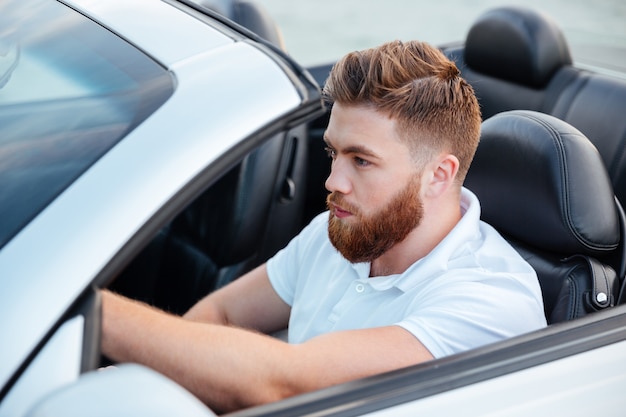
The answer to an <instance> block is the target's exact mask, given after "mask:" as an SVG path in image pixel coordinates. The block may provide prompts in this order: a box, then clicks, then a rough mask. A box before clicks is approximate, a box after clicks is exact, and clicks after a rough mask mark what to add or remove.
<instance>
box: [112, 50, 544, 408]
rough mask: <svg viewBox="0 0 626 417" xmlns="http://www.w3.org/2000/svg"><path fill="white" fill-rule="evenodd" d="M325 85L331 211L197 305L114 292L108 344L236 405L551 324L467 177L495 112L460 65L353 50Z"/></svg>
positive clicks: (433, 53)
mask: <svg viewBox="0 0 626 417" xmlns="http://www.w3.org/2000/svg"><path fill="white" fill-rule="evenodd" d="M324 97H325V99H326V100H327V101H328V103H329V104H330V105H331V106H332V109H331V116H330V121H329V125H328V128H327V130H326V132H325V135H324V140H325V142H326V148H327V151H328V155H329V157H330V158H331V159H332V165H331V172H330V175H329V177H328V179H327V181H326V188H327V189H328V191H329V192H330V194H329V196H328V200H327V204H328V209H329V211H328V212H325V213H322V214H320V215H318V216H317V217H316V218H314V219H313V221H312V222H311V223H310V224H309V225H308V226H307V227H306V228H305V229H304V230H303V231H302V232H301V233H300V234H299V235H298V236H297V237H295V238H294V239H293V240H292V241H291V242H290V243H289V245H287V247H285V248H284V249H283V250H281V251H280V252H278V253H277V254H276V255H275V256H274V257H273V258H272V259H270V260H269V261H268V262H267V264H265V265H262V266H260V267H258V268H257V269H255V270H253V271H252V272H250V273H248V274H246V275H244V276H243V277H241V278H239V279H237V280H235V281H234V282H233V283H231V284H230V285H228V286H226V287H224V288H222V289H220V290H218V291H216V292H214V293H212V294H210V295H208V296H207V297H206V298H204V299H202V300H201V301H199V302H198V303H197V304H196V305H195V306H194V307H192V308H191V309H190V310H189V311H188V312H187V313H186V314H185V315H184V316H183V317H175V316H173V315H169V314H167V313H164V312H161V311H157V310H155V309H152V308H150V307H148V306H146V305H143V304H140V303H137V302H134V301H132V300H128V299H125V298H122V297H120V296H117V295H115V294H112V293H110V292H107V291H103V338H102V348H103V352H104V353H105V354H106V355H107V356H109V357H110V358H112V359H114V360H116V361H134V362H139V363H143V364H145V365H147V366H150V367H153V368H155V369H157V370H158V371H160V372H162V373H163V374H165V375H167V376H169V377H170V378H172V379H174V380H176V381H178V382H179V383H180V384H182V385H183V386H185V387H186V388H187V389H189V390H190V391H191V392H193V393H194V394H195V395H197V396H198V397H199V398H201V399H202V400H204V401H205V402H206V403H207V404H208V405H209V406H211V407H212V408H213V409H216V410H219V411H226V410H233V409H237V408H242V407H247V406H251V405H255V404H261V403H265V402H269V401H275V400H278V399H282V398H285V397H288V396H291V395H295V394H298V393H302V392H306V391H311V390H315V389H318V388H322V387H326V386H329V385H332V384H337V383H341V382H345V381H349V380H354V379H357V378H362V377H366V376H370V375H373V374H376V373H381V372H386V371H390V370H393V369H398V368H401V367H406V366H410V365H414V364H417V363H420V362H423V361H426V360H430V359H433V358H439V357H442V356H445V355H449V354H453V353H457V352H461V351H463V350H467V349H471V348H475V347H478V346H482V345H485V344H488V343H492V342H495V341H498V340H502V339H504V338H508V337H511V336H515V335H518V334H521V333H525V332H529V331H532V330H535V329H538V328H541V327H543V326H545V325H546V321H545V318H544V313H543V305H542V298H541V291H540V288H539V284H538V281H537V277H536V275H535V272H534V271H533V269H532V268H531V267H530V265H528V264H527V263H526V262H525V261H524V260H523V259H522V258H521V257H520V256H519V254H518V253H517V252H516V251H515V250H514V249H513V248H512V247H511V246H510V245H509V244H508V243H507V242H506V241H505V240H504V239H503V238H502V237H501V236H500V235H499V234H498V233H497V232H496V231H495V230H494V229H493V228H492V227H490V226H489V225H487V224H485V223H484V222H482V221H480V206H479V202H478V200H477V198H476V196H475V195H473V194H472V193H471V192H470V191H469V190H467V189H465V188H463V180H464V178H465V175H466V173H467V171H468V169H469V166H470V163H471V161H472V158H473V155H474V152H475V150H476V147H477V146H478V140H479V135H480V123H481V119H480V111H479V107H478V103H477V100H476V97H475V95H474V92H473V90H472V88H471V87H470V85H469V84H468V83H467V82H466V81H465V80H463V79H462V78H461V77H460V76H459V71H458V70H457V68H456V67H455V65H454V64H453V63H452V62H451V61H449V60H448V59H447V58H445V56H444V55H443V54H442V53H441V52H440V51H438V50H437V49H436V48H433V47H431V46H429V45H428V44H425V43H421V42H406V43H402V42H390V43H387V44H384V45H381V46H380V47H377V48H372V49H368V50H364V51H360V52H354V53H350V54H348V55H347V56H345V57H344V58H343V59H341V60H340V61H339V62H338V63H337V64H336V65H335V67H334V68H333V70H332V72H331V74H330V77H329V79H328V81H327V83H326V85H325V88H324ZM286 327H288V329H289V331H288V342H284V341H281V340H278V339H276V338H272V337H269V336H265V335H263V334H261V333H272V332H275V331H277V330H280V329H283V328H286ZM357 356H358V359H355V357H357Z"/></svg>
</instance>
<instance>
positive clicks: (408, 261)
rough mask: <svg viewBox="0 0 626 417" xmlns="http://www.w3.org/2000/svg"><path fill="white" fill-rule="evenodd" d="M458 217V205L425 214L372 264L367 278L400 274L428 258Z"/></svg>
mask: <svg viewBox="0 0 626 417" xmlns="http://www.w3.org/2000/svg"><path fill="white" fill-rule="evenodd" d="M461 217H462V214H461V207H460V202H459V203H458V204H453V205H451V204H449V205H447V206H446V207H437V208H435V209H431V210H427V211H425V213H424V218H423V219H422V222H421V223H420V225H419V226H418V227H416V228H415V229H413V231H412V232H411V233H409V235H408V236H407V237H406V238H405V239H404V240H403V241H401V242H399V243H396V244H395V245H394V246H393V247H391V249H389V250H388V251H387V252H385V253H384V254H383V255H381V256H380V257H378V258H376V259H375V260H374V261H372V263H371V265H370V277H380V276H388V275H394V274H401V273H403V272H404V271H406V270H407V269H408V268H409V267H410V266H411V265H413V264H414V263H415V262H417V261H418V260H420V259H422V258H423V257H425V256H426V255H428V254H429V253H430V252H431V251H432V250H433V249H434V248H435V247H436V246H437V245H438V244H439V243H440V242H441V241H442V240H443V239H444V238H445V237H446V236H447V235H448V234H449V233H450V232H451V231H452V229H453V228H454V226H456V224H457V223H458V222H459V220H461Z"/></svg>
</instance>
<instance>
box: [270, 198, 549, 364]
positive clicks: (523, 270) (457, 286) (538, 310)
mask: <svg viewBox="0 0 626 417" xmlns="http://www.w3.org/2000/svg"><path fill="white" fill-rule="evenodd" d="M461 209H462V212H463V217H462V219H461V220H460V221H459V223H458V224H457V225H456V226H455V227H454V229H453V230H452V231H451V232H450V234H449V235H448V236H447V237H446V238H445V239H444V240H443V241H442V242H441V243H440V244H439V245H438V246H437V247H435V248H434V249H433V250H432V252H431V253H430V254H428V256H426V257H424V258H422V259H420V260H419V261H417V262H416V263H414V264H413V265H412V266H411V267H409V268H408V269H407V270H406V271H405V272H404V273H402V274H398V275H390V276H384V277H371V278H370V277H369V272H370V264H369V263H359V264H352V263H350V262H349V261H347V260H346V259H345V258H344V257H343V256H342V255H341V254H340V253H339V252H338V251H337V250H336V249H335V247H334V246H333V245H332V244H331V243H330V240H329V239H328V213H322V214H320V215H318V216H317V217H316V218H315V219H313V221H311V223H310V224H309V225H308V226H307V227H306V228H305V229H304V230H303V231H302V232H301V233H300V234H299V235H298V236H297V237H295V238H294V239H293V240H292V241H291V242H290V243H289V245H287V247H285V248H284V249H283V250H281V251H280V252H278V253H277V254H276V255H275V256H274V257H273V258H272V259H270V260H269V261H268V263H267V270H268V274H269V278H270V282H271V283H272V285H273V287H274V289H275V290H276V292H277V293H278V295H279V296H280V297H281V298H282V299H283V300H284V301H285V302H286V303H287V304H289V305H290V306H291V307H292V309H291V317H290V321H289V336H288V339H289V342H290V343H301V342H304V341H306V340H308V339H310V338H312V337H315V336H317V335H320V334H323V333H328V332H333V331H339V330H348V329H362V328H371V327H379V326H388V325H398V326H401V327H403V328H405V329H406V330H408V331H409V332H411V333H412V334H413V335H414V336H415V337H416V338H418V339H419V340H420V342H421V343H422V344H423V345H424V346H425V347H426V348H427V349H428V350H429V351H430V353H431V354H432V355H433V356H435V357H442V356H445V355H450V354H453V353H457V352H461V351H464V350H467V349H471V348H475V347H478V346H481V345H485V344H488V343H491V342H495V341H498V340H502V339H504V338H508V337H511V336H515V335H518V334H522V333H526V332H529V331H532V330H535V329H538V328H541V327H544V326H546V320H545V317H544V311H543V302H542V298H541V289H540V287H539V283H538V280H537V276H536V274H535V271H534V270H533V269H532V267H531V266H530V265H529V264H528V263H527V262H526V261H525V260H524V259H523V258H522V257H521V256H520V255H519V254H518V253H517V252H516V251H515V250H514V249H513V248H512V247H511V246H510V245H509V244H508V242H506V240H504V238H502V237H501V236H500V235H499V233H498V232H497V231H496V230H495V229H494V228H492V227H491V226H489V225H488V224H486V223H484V222H482V221H481V220H480V204H479V202H478V199H477V198H476V196H475V195H474V194H473V193H471V192H470V191H469V190H467V189H465V188H463V190H462V193H461Z"/></svg>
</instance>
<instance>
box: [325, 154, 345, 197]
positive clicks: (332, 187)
mask: <svg viewBox="0 0 626 417" xmlns="http://www.w3.org/2000/svg"><path fill="white" fill-rule="evenodd" d="M325 186H326V189H327V190H328V191H330V192H333V191H337V192H339V193H341V194H349V193H350V191H351V189H352V185H351V183H350V180H349V178H348V176H347V175H346V173H345V169H344V168H342V166H341V162H340V161H339V159H336V160H334V161H333V163H332V165H331V167H330V174H329V175H328V178H326V183H325Z"/></svg>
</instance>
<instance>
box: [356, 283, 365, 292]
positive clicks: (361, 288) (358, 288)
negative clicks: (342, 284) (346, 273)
mask: <svg viewBox="0 0 626 417" xmlns="http://www.w3.org/2000/svg"><path fill="white" fill-rule="evenodd" d="M355 289H356V292H363V291H365V285H363V284H356V288H355Z"/></svg>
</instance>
